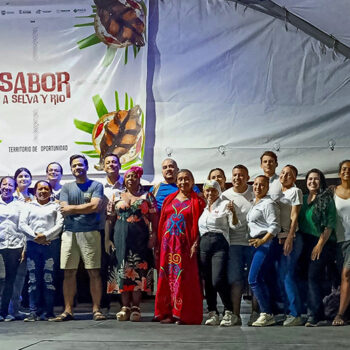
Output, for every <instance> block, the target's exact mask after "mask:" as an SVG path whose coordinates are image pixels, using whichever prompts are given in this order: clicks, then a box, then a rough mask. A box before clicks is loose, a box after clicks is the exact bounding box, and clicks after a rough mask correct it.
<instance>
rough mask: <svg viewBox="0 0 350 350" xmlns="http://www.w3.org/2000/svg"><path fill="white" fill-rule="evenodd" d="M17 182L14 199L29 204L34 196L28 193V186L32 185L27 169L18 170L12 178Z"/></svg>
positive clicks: (30, 175)
mask: <svg viewBox="0 0 350 350" xmlns="http://www.w3.org/2000/svg"><path fill="white" fill-rule="evenodd" d="M14 178H15V180H16V182H17V190H16V192H15V194H14V197H16V198H18V199H19V200H21V201H23V202H31V201H32V200H33V199H34V196H33V195H32V194H31V193H30V192H29V186H30V185H31V183H32V174H31V172H30V171H29V170H28V169H27V168H18V169H17V170H16V172H15V176H14Z"/></svg>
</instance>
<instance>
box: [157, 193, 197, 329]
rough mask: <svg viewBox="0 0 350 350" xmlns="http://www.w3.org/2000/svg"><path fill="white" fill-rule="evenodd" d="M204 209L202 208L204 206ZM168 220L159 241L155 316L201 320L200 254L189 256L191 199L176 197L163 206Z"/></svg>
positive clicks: (185, 321) (182, 319)
mask: <svg viewBox="0 0 350 350" xmlns="http://www.w3.org/2000/svg"><path fill="white" fill-rule="evenodd" d="M201 210H203V209H201ZM162 216H164V217H165V218H166V219H165V222H164V225H163V228H159V229H162V230H163V233H162V240H161V242H160V267H159V277H158V288H157V295H156V305H155V317H156V318H157V319H159V320H162V319H164V318H167V317H173V318H175V319H179V320H180V321H182V322H183V323H186V324H200V323H201V322H202V318H203V303H202V302H203V296H202V292H201V285H200V280H199V273H198V265H197V256H196V255H194V256H193V257H192V258H190V249H191V246H192V244H193V243H194V242H193V241H192V239H191V234H190V232H191V229H192V225H193V222H194V220H193V213H192V204H191V200H185V201H183V202H180V201H179V200H178V199H177V198H174V199H173V200H172V201H171V202H170V203H169V204H168V205H166V206H165V207H164V205H163V208H162ZM197 220H198V219H197Z"/></svg>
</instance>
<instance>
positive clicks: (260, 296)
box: [248, 241, 272, 314]
mask: <svg viewBox="0 0 350 350" xmlns="http://www.w3.org/2000/svg"><path fill="white" fill-rule="evenodd" d="M271 243H272V242H271V241H269V242H267V243H265V244H263V245H261V246H260V247H258V248H256V251H255V254H254V256H253V260H252V264H251V265H250V270H249V275H248V283H249V285H250V288H251V289H252V291H253V293H254V295H255V298H256V299H257V301H258V303H259V306H260V311H261V312H265V313H267V314H271V313H272V307H271V300H270V293H269V289H268V287H267V285H266V283H265V281H264V276H265V275H266V274H268V272H269V264H266V262H267V261H269V260H267V259H266V258H267V257H268V255H269V254H270V248H271Z"/></svg>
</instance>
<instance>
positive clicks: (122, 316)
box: [115, 306, 130, 321]
mask: <svg viewBox="0 0 350 350" xmlns="http://www.w3.org/2000/svg"><path fill="white" fill-rule="evenodd" d="M115 316H116V318H117V320H118V321H129V319H130V308H129V307H128V306H123V307H122V308H121V309H120V311H119V312H118V313H117V314H116V315H115Z"/></svg>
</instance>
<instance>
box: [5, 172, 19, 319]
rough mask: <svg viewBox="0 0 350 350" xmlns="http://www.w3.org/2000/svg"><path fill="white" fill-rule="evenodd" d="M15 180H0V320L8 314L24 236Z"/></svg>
mask: <svg viewBox="0 0 350 350" xmlns="http://www.w3.org/2000/svg"><path fill="white" fill-rule="evenodd" d="M16 187H17V184H16V181H15V179H14V178H12V177H10V176H5V177H3V178H2V179H1V181H0V192H1V194H0V255H1V256H2V259H3V262H4V265H5V281H4V286H3V291H2V297H1V309H0V320H3V319H4V318H5V317H6V316H8V307H9V303H10V300H11V297H12V294H13V285H14V283H15V279H16V274H17V269H18V266H19V263H20V260H21V257H22V256H23V249H24V242H25V239H24V236H23V234H22V232H21V231H20V230H19V229H18V223H19V215H20V211H21V208H22V206H23V204H22V203H20V202H19V201H18V200H16V199H15V198H14V196H13V194H14V192H15V191H16Z"/></svg>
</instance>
